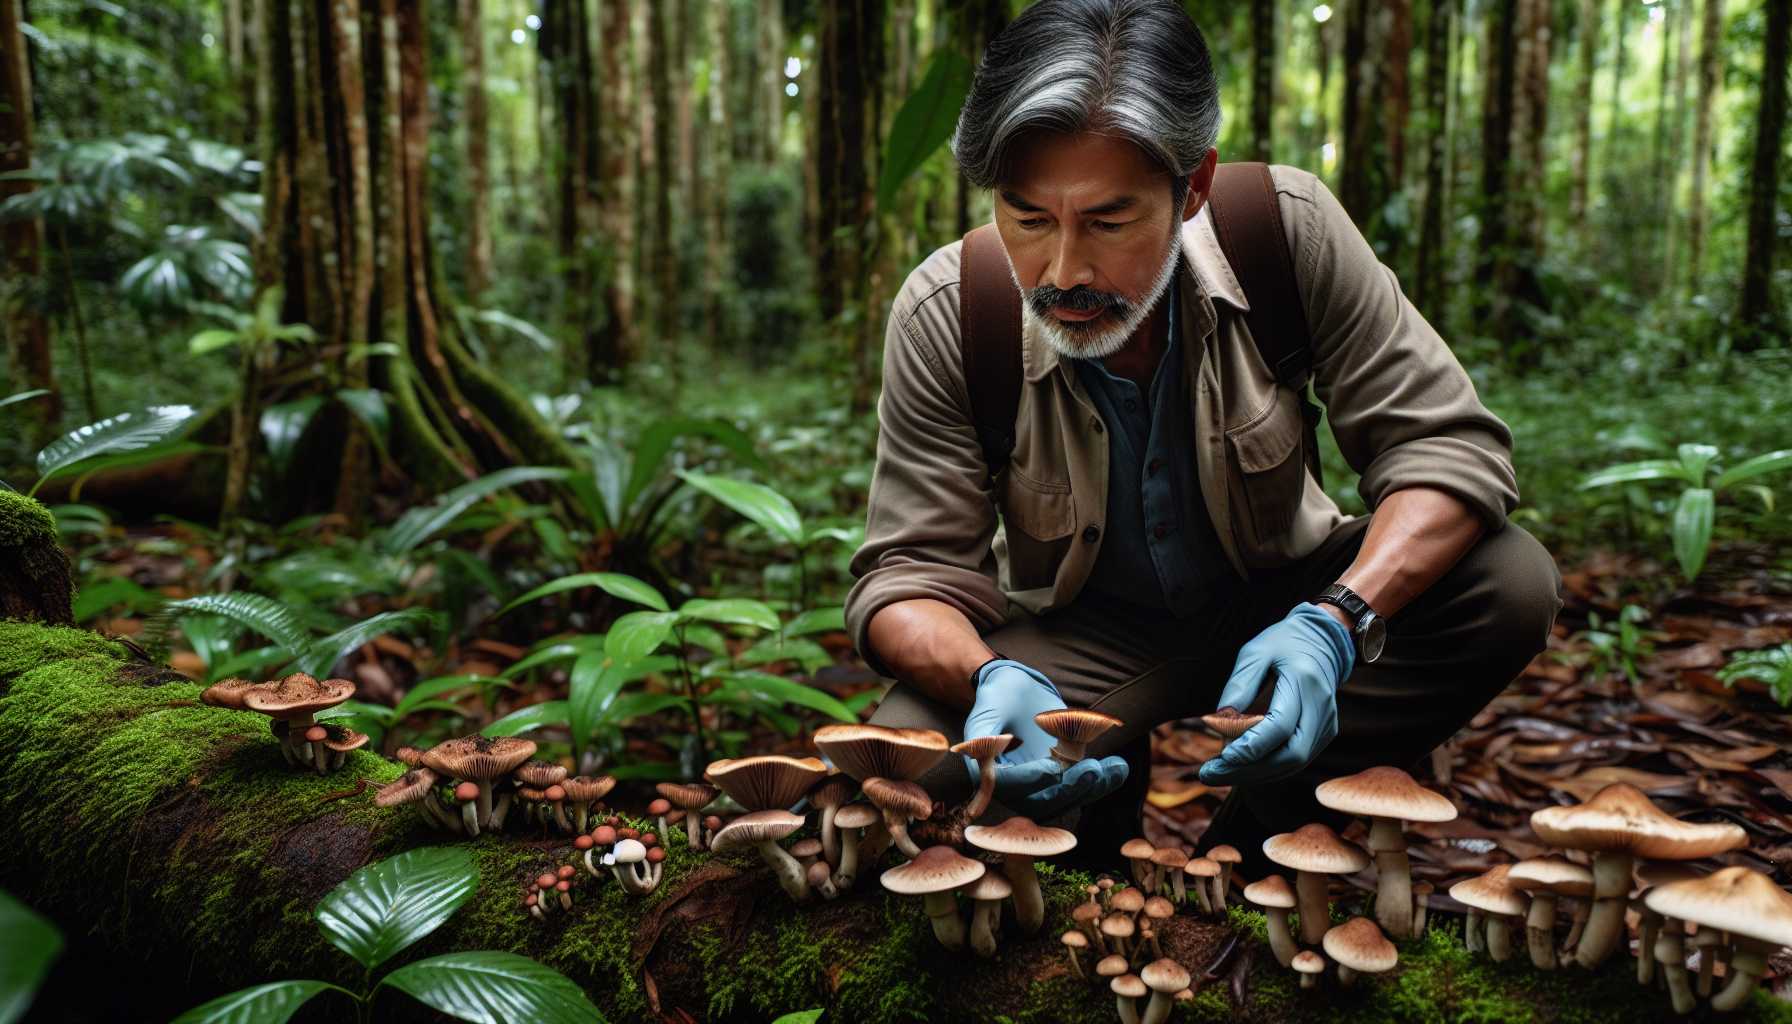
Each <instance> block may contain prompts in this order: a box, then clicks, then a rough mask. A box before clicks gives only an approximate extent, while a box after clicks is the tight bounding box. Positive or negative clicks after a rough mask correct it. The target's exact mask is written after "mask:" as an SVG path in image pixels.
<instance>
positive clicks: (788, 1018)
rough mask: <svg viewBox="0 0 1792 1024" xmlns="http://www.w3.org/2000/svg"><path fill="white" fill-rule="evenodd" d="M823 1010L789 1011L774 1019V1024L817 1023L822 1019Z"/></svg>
mask: <svg viewBox="0 0 1792 1024" xmlns="http://www.w3.org/2000/svg"><path fill="white" fill-rule="evenodd" d="M823 1012H824V1011H823V1010H798V1011H796V1012H795V1013H787V1014H785V1015H784V1016H782V1017H779V1018H778V1019H777V1020H774V1021H772V1024H815V1022H816V1021H818V1020H820V1019H821V1015H822V1013H823Z"/></svg>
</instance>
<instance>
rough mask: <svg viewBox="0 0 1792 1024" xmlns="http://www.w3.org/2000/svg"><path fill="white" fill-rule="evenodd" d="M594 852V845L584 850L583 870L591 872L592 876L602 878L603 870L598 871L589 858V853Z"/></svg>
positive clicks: (595, 850) (595, 848) (595, 849)
mask: <svg viewBox="0 0 1792 1024" xmlns="http://www.w3.org/2000/svg"><path fill="white" fill-rule="evenodd" d="M596 852H597V847H595V846H593V847H592V848H591V849H589V850H586V851H585V870H586V871H589V872H591V877H592V878H596V879H602V878H603V877H604V876H603V872H602V871H600V870H599V869H598V866H597V865H596V864H595V863H594V862H593V861H592V860H591V855H592V854H594V853H596Z"/></svg>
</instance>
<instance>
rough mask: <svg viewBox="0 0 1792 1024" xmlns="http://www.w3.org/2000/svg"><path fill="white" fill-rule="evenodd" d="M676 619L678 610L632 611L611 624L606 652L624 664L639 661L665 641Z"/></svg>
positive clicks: (605, 645)
mask: <svg viewBox="0 0 1792 1024" xmlns="http://www.w3.org/2000/svg"><path fill="white" fill-rule="evenodd" d="M677 620H678V615H677V613H675V612H629V613H628V614H627V615H624V616H623V617H622V618H620V619H617V620H616V621H615V622H613V623H611V624H610V632H609V635H608V636H607V637H605V639H604V653H605V654H606V655H608V656H609V657H610V659H611V660H612V661H615V662H618V663H622V664H626V663H627V662H631V661H640V660H641V659H642V658H645V657H647V656H648V655H649V654H652V653H653V652H654V649H655V648H657V647H658V646H659V645H660V644H662V643H665V641H666V637H667V636H668V635H670V634H671V632H672V624H673V623H674V622H676V621H677Z"/></svg>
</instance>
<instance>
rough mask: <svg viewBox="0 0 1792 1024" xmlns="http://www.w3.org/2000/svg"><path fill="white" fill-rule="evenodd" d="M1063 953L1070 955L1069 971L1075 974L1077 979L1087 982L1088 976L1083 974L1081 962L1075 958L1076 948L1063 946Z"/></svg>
mask: <svg viewBox="0 0 1792 1024" xmlns="http://www.w3.org/2000/svg"><path fill="white" fill-rule="evenodd" d="M1064 952H1066V953H1068V954H1070V969H1071V970H1073V971H1075V972H1076V976H1077V977H1078V978H1079V979H1081V980H1083V981H1088V980H1089V976H1088V975H1087V974H1084V973H1083V962H1082V961H1081V960H1078V959H1077V957H1076V947H1075V946H1065V947H1064Z"/></svg>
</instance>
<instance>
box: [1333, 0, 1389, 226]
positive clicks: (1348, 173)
mask: <svg viewBox="0 0 1792 1024" xmlns="http://www.w3.org/2000/svg"><path fill="white" fill-rule="evenodd" d="M1343 6H1344V96H1343V100H1342V102H1341V104H1340V110H1341V116H1342V122H1343V131H1344V159H1343V163H1342V165H1341V167H1340V170H1339V174H1338V199H1339V201H1340V202H1342V203H1343V205H1344V209H1346V210H1348V211H1349V212H1350V216H1351V217H1352V218H1353V219H1354V220H1355V221H1356V223H1357V226H1358V227H1359V228H1362V229H1364V231H1365V233H1367V231H1368V228H1369V225H1370V221H1371V220H1373V219H1374V218H1375V215H1376V213H1377V212H1378V210H1379V205H1378V204H1377V203H1376V193H1377V192H1378V191H1379V189H1378V188H1377V187H1376V185H1375V184H1374V182H1373V180H1372V179H1374V178H1375V177H1376V176H1377V173H1378V171H1377V163H1378V161H1379V158H1380V156H1381V155H1382V154H1381V145H1380V143H1381V141H1382V140H1381V138H1380V137H1379V135H1378V133H1377V132H1376V131H1375V128H1376V125H1377V123H1378V122H1379V120H1380V119H1379V117H1377V112H1376V110H1375V109H1374V108H1375V105H1376V97H1377V96H1378V95H1379V93H1380V91H1381V87H1380V78H1379V74H1378V72H1379V70H1380V64H1379V61H1377V59H1376V50H1377V49H1378V48H1379V47H1378V46H1377V45H1376V41H1375V38H1374V37H1375V31H1374V29H1375V22H1376V17H1377V15H1376V8H1377V5H1376V3H1375V2H1374V0H1344V3H1343Z"/></svg>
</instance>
